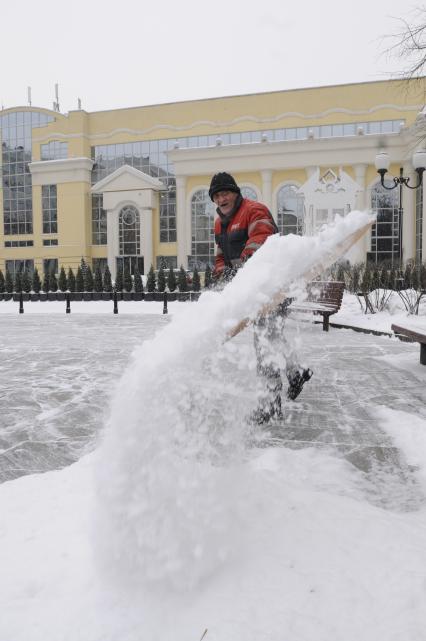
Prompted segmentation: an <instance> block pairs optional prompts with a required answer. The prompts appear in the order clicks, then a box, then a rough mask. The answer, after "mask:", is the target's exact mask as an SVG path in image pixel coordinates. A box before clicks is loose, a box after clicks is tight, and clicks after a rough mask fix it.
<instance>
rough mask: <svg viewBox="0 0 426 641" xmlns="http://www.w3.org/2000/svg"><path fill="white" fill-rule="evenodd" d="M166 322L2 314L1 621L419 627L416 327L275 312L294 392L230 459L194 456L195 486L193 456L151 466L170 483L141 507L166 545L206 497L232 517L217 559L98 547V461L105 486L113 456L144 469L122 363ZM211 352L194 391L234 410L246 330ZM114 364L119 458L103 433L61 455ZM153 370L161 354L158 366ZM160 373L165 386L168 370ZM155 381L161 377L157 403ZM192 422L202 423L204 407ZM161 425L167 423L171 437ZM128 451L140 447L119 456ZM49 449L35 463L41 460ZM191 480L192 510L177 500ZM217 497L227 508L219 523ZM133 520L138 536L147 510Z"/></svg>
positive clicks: (84, 630)
mask: <svg viewBox="0 0 426 641" xmlns="http://www.w3.org/2000/svg"><path fill="white" fill-rule="evenodd" d="M168 321H169V318H167V317H166V318H165V317H163V316H161V315H158V316H153V315H145V316H138V315H136V314H133V315H132V316H125V315H121V316H118V317H114V316H112V315H110V316H100V315H96V316H90V315H81V316H77V315H75V316H72V317H70V318H66V317H65V319H64V316H62V315H61V316H59V315H56V316H51V317H43V316H38V317H35V318H34V317H33V318H31V317H30V316H28V317H25V318H22V317H21V318H20V317H17V316H6V315H5V316H3V317H2V318H1V319H0V327H1V330H2V331H1V334H0V335H1V337H2V338H1V343H2V355H3V360H2V370H1V386H2V394H3V398H6V399H7V401H8V403H7V404H5V403H3V405H2V419H1V420H2V427H1V431H0V434H1V437H2V442H3V443H4V445H3V447H4V449H5V451H4V452H3V454H2V455H1V456H0V465H1V467H2V470H3V473H4V475H5V478H6V477H7V476H8V477H10V478H14V477H15V476H17V474H18V473H19V474H21V475H23V476H22V478H19V479H15V480H13V481H12V482H5V483H2V484H1V485H0V515H1V516H2V518H1V517H0V567H1V568H2V571H1V573H0V611H1V612H2V616H1V617H0V639H1V640H2V641H3V639H4V640H9V639H13V641H28V639H31V640H32V641H46V640H49V641H50V639H52V640H53V639H55V640H56V639H62V640H63V641H75V640H76V639H84V640H85V641H117V640H118V639H120V641H140V639H149V640H152V641H160V639H161V641H187V639H194V640H197V639H201V638H202V637H203V635H204V637H203V638H205V639H206V641H207V640H211V641H242V640H244V641H283V639H284V638H287V637H288V638H291V639H292V640H293V641H306V639H315V640H316V641H330V640H331V639H345V641H360V640H361V639H362V641H377V639H386V640H387V641H400V640H401V639H404V640H406V641H420V640H422V639H424V630H425V626H426V618H425V617H426V614H425V608H424V598H425V590H426V575H425V570H424V568H425V567H426V553H425V547H424V533H425V527H426V504H425V493H426V431H425V429H424V428H425V425H426V412H425V398H424V396H423V394H424V391H423V390H424V389H425V383H426V368H424V367H422V366H420V365H419V362H418V361H419V354H418V346H417V345H410V344H407V343H401V342H399V341H397V340H396V339H390V338H384V337H376V336H369V335H363V334H358V333H355V332H352V331H349V330H337V329H334V330H331V331H330V332H329V333H328V334H326V333H324V332H322V329H321V327H320V326H314V325H311V324H309V323H303V324H300V325H299V326H296V325H294V324H291V323H288V327H287V330H288V335H289V337H291V338H293V339H294V340H295V341H296V342H297V343H299V346H300V349H299V351H300V354H301V357H302V359H303V361H304V362H306V364H309V365H310V366H311V367H312V368H313V369H314V372H315V373H314V377H313V378H312V379H311V381H310V382H309V383H308V384H307V385H306V389H305V390H304V391H303V393H302V395H301V396H300V397H299V398H298V399H297V401H296V402H294V403H288V404H287V405H286V408H285V411H286V417H285V421H284V423H283V424H282V425H280V426H277V428H276V429H275V430H274V433H272V434H267V433H263V434H261V435H258V436H259V437H260V440H258V441H257V443H256V444H257V445H260V446H261V447H252V448H247V449H246V450H245V452H244V457H243V460H242V461H239V460H238V461H234V463H232V462H231V464H230V465H223V462H222V464H220V465H217V464H216V462H214V464H213V465H210V463H209V461H208V460H204V462H203V459H202V460H201V462H200V465H199V466H198V465H197V468H198V467H200V468H201V470H200V471H201V472H202V473H203V475H204V476H201V479H199V481H200V482H199V483H198V485H197V484H195V486H193V483H192V479H190V480H191V483H190V484H189V487H187V486H185V485H182V483H179V481H180V480H185V479H186V478H187V477H186V475H185V473H184V472H185V469H186V468H187V467H188V465H187V463H188V462H186V463H184V462H182V468H184V469H182V470H181V471H180V475H179V473H178V474H175V473H174V470H173V471H172V472H171V473H170V474H169V475H168V476H166V478H164V477H161V476H158V477H157V479H158V482H159V484H160V485H162V487H163V491H164V493H165V496H164V499H163V500H161V496H160V500H159V501H158V502H156V503H155V504H154V505H153V508H155V512H156V513H157V516H155V513H153V515H152V516H151V519H145V518H143V521H144V522H145V523H146V525H147V527H148V528H150V526H151V524H154V525H155V524H156V523H157V521H158V522H159V523H160V524H162V523H164V522H166V524H169V525H170V538H171V541H172V543H173V544H174V543H175V541H176V540H177V541H182V529H183V528H185V526H186V522H187V520H188V519H189V518H190V517H191V514H192V517H193V519H194V520H193V521H190V525H191V529H194V530H197V525H198V524H199V522H200V520H202V519H203V517H205V516H206V514H205V513H204V512H203V508H204V506H205V505H207V516H210V518H211V519H212V521H213V522H214V523H216V522H218V521H219V522H222V523H224V525H225V526H227V527H226V529H225V530H224V532H223V534H224V536H225V538H226V540H227V541H228V542H229V546H230V549H229V556H228V557H227V560H226V562H225V563H223V564H220V565H217V566H216V564H214V563H213V568H212V570H211V572H210V573H209V574H206V575H205V576H204V579H203V580H202V581H200V582H199V583H198V584H197V585H196V586H195V587H194V588H193V589H192V590H176V589H175V587H174V586H173V585H172V584H171V583H170V582H167V581H163V582H162V583H160V584H157V583H155V582H149V581H148V580H147V579H146V577H145V576H144V575H140V576H139V580H138V582H137V584H133V583H131V582H129V583H127V577H123V576H122V575H121V579H120V574H117V573H115V572H112V569H113V568H112V562H113V561H114V562H115V561H116V559H115V558H114V557H109V556H103V555H102V557H101V559H99V549H100V548H102V546H103V545H105V543H106V542H108V540H109V539H110V536H111V530H108V529H107V528H105V527H100V526H102V525H103V524H102V522H101V523H100V522H99V521H98V518H97V517H96V515H98V514H99V513H98V510H99V498H100V497H99V492H98V491H97V490H96V487H95V483H94V479H95V478H98V476H97V474H98V473H99V466H100V467H101V469H104V470H105V474H106V475H107V476H106V478H107V480H108V484H107V488H106V489H109V488H110V487H111V486H112V489H114V487H115V488H117V482H120V483H121V482H122V481H123V478H124V479H125V478H126V474H125V472H126V471H127V470H129V477H130V482H132V481H133V479H134V477H135V474H136V473H140V470H141V469H142V471H144V468H143V467H142V468H141V467H140V466H138V467H135V466H133V467H132V460H131V459H132V456H131V454H130V455H129V453H130V452H131V450H130V449H129V448H133V449H134V451H136V452H140V451H141V450H144V449H145V450H146V449H147V447H148V446H149V443H145V442H144V443H143V447H142V443H141V436H143V433H142V434H141V431H142V429H143V418H144V417H142V416H141V417H140V418H141V420H140V422H136V424H135V439H134V441H132V442H131V443H130V445H129V443H128V442H126V429H125V428H126V426H127V425H128V424H129V423H130V420H129V418H130V417H131V407H130V406H129V404H128V403H127V402H126V398H127V397H126V393H127V386H126V385H127V383H128V382H129V383H130V384H131V385H133V384H134V387H133V389H131V390H130V396H132V395H133V396H134V404H135V405H137V407H139V405H138V399H140V397H141V396H143V399H142V400H143V402H142V404H141V405H142V407H143V408H144V407H146V399H148V397H149V395H147V394H146V393H145V395H143V394H142V392H143V390H140V384H139V383H140V381H139V379H138V378H136V377H135V376H132V369H134V368H133V365H135V364H141V366H142V367H143V369H148V370H149V366H147V365H145V364H144V363H143V362H142V361H139V360H138V361H136V363H133V365H130V367H127V365H128V364H129V359H130V358H131V352H132V347H133V345H136V344H137V343H138V342H140V341H141V340H143V339H144V338H148V337H149V336H152V335H153V333H154V332H155V330H156V329H157V328H164V326H165V325H166V324H167V323H168ZM150 343H151V341H150ZM157 349H158V346H156V350H157ZM222 351H223V352H226V354H224V357H223V359H222V360H221V359H219V361H217V362H219V363H221V364H222V368H221V371H214V372H213V374H214V377H213V378H211V374H212V371H211V370H208V369H207V370H206V371H205V372H204V373H203V376H202V379H200V385H199V389H198V392H199V393H202V392H204V394H205V395H204V397H203V398H206V397H212V398H213V400H215V399H216V398H217V399H219V401H220V403H219V407H220V412H221V413H222V414H223V415H224V416H225V417H226V418H227V419H228V422H226V424H225V427H226V428H227V429H228V428H232V419H231V420H230V418H229V417H230V416H231V417H232V416H233V414H232V412H231V414H230V415H229V414H227V410H228V411H229V409H230V407H231V405H232V404H233V405H234V406H235V408H236V412H237V414H238V413H242V412H246V411H247V410H248V407H249V405H250V399H252V397H253V391H254V389H255V387H256V376H255V358H254V350H253V344H252V332H251V331H250V330H246V331H245V332H243V333H242V334H241V335H240V336H238V337H237V338H236V339H235V341H231V342H229V343H227V344H226V346H225V347H224V348H223V350H222ZM139 353H140V352H139ZM155 353H156V351H154V356H155ZM232 356H234V357H235V360H234V362H232V358H231V357H232ZM182 360H183V359H182ZM239 361H241V367H235V364H238V362H239ZM145 362H146V361H145ZM215 362H216V361H215ZM177 365H179V367H177ZM177 365H176V363H175V366H176V370H175V369H171V368H169V370H168V377H169V378H168V379H167V377H165V378H166V380H169V382H170V381H171V380H173V381H174V380H176V389H177V393H178V395H179V394H180V390H183V391H185V384H188V385H189V387H191V382H193V379H191V377H190V373H191V368H192V369H193V368H194V363H193V362H192V361H191V362H182V363H178V364H177ZM232 365H234V366H232ZM124 370H127V371H128V372H129V370H130V374H131V375H130V377H125V378H124V379H123V382H124V384H125V385H123V382H122V384H121V385H120V388H119V390H120V396H119V400H120V401H122V400H123V396H124V397H126V398H125V399H124V401H123V403H122V404H120V408H121V407H122V413H121V414H120V415H119V422H118V425H117V429H118V442H119V445H120V447H119V450H120V451H123V450H124V452H125V456H124V461H123V464H124V467H123V468H122V472H121V475H119V477H118V478H117V476H115V477H114V474H113V469H112V468H111V459H110V458H108V457H105V456H103V454H104V448H103V447H100V448H96V451H95V452H93V453H92V454H90V455H88V456H83V457H81V458H80V460H79V461H78V462H77V463H76V464H75V465H67V463H69V462H70V461H72V460H74V459H75V458H78V457H80V456H81V454H82V453H83V452H86V451H88V450H91V449H93V448H94V446H95V444H96V443H97V437H98V435H99V434H100V433H102V430H103V425H104V423H105V418H106V417H107V416H109V409H110V408H109V398H110V396H112V395H113V394H114V393H117V382H118V381H117V379H118V378H119V376H120V374H121V373H122V372H123V371H124ZM176 373H178V374H179V375H180V377H179V376H177V375H176ZM133 374H135V372H134V371H133ZM197 374H199V370H197ZM163 375H164V372H163V369H161V368H160V372H159V380H163V378H162V376H163ZM14 381H15V382H16V383H15V384H14ZM156 389H157V388H156ZM160 391H161V390H159V392H160ZM163 391H164V394H165V397H167V398H169V397H170V396H171V394H170V389H169V387H166V386H165V387H164V390H163ZM175 396H176V391H175ZM159 398H160V394H159V393H158V395H157V398H156V399H153V404H154V403H155V401H156V402H157V405H158V404H159ZM161 398H163V397H161ZM206 405H207V409H210V407H211V406H210V405H209V404H208V403H207V404H206ZM141 414H143V411H139V410H138V412H137V416H138V418H139V416H140V415H141ZM164 418H165V419H166V418H167V414H165V415H164ZM150 425H151V426H154V428H157V429H158V428H159V427H160V426H159V425H158V424H154V423H150V422H148V427H149V426H150ZM194 425H197V426H199V427H200V430H201V431H202V428H203V424H202V422H201V421H200V422H197V421H195V423H194ZM212 425H216V423H215V422H213V423H212ZM171 427H172V426H171V424H170V423H167V424H166V428H167V429H166V434H167V436H168V434H169V432H168V429H169V428H170V429H171ZM158 431H160V430H158ZM147 433H148V432H147ZM147 433H145V437H146V434H147ZM152 433H153V436H154V443H157V440H156V439H155V436H156V434H157V432H155V431H153V432H152ZM160 435H161V434H160ZM120 439H121V442H120ZM39 442H41V443H42V447H41V449H38V448H39V446H40V443H39ZM14 443H15V445H16V447H13V444H14ZM18 443H20V445H18ZM203 443H205V445H208V440H206V441H203ZM133 444H134V445H133ZM159 444H160V445H161V446H162V447H164V442H162V441H159ZM139 445H140V447H139ZM51 446H52V447H51ZM148 450H149V448H148ZM162 453H163V450H162V449H161V448H160V455H162ZM154 454H155V452H153V450H152V449H151V450H149V451H148V455H149V456H150V457H152V458H153V459H154V472H155V471H156V469H157V464H160V468H161V456H160V457H158V456H157V457H156V458H155V456H153V455H154ZM129 459H130V460H129ZM138 461H139V457H138V456H136V457H135V458H134V460H133V463H138ZM167 461H168V459H167ZM225 462H226V460H225ZM63 466H65V467H64V469H61V470H57V471H52V472H50V473H47V474H33V475H30V474H29V472H31V471H33V469H34V468H35V467H36V468H38V467H44V469H46V470H47V469H51V468H55V467H56V468H60V467H63ZM147 467H149V464H148V466H147ZM189 468H190V470H191V471H193V470H194V469H195V468H194V466H189ZM167 469H168V468H167ZM160 471H161V469H160ZM177 471H178V472H179V470H177ZM213 475H214V476H213ZM139 478H140V477H138V476H136V482H135V483H134V484H133V486H132V487H131V492H129V493H127V494H128V495H129V496H130V495H132V496H133V497H136V502H137V507H138V509H139V512H140V510H141V509H142V508H143V507H144V506H143V502H141V503H140V504H139V503H138V500H139V498H140V496H141V489H142V490H143V489H144V488H143V483H138V479H139ZM203 479H204V482H202V481H203ZM215 479H216V480H217V481H218V483H214V481H215ZM221 479H222V480H223V484H221V483H219V482H220V481H221ZM151 491H152V488H151ZM169 492H170V494H169ZM188 492H189V497H191V496H194V498H195V505H196V509H195V511H194V510H193V509H192V507H193V506H192V504H191V505H188V504H187V503H185V500H186V497H188ZM127 494H126V495H125V496H127ZM216 495H217V501H218V502H217V504H213V505H212V504H211V499H212V497H213V498H214V496H216ZM119 498H120V499H121V495H120V496H119ZM142 498H143V492H142ZM147 498H150V497H149V494H147ZM169 498H170V500H169ZM207 499H210V503H209V500H207ZM122 503H125V501H121V500H120V504H115V507H116V508H117V506H118V507H119V506H120V505H121V504H122ZM224 504H225V505H227V504H229V507H230V508H231V514H230V517H229V520H227V521H223V518H224V516H223V515H221V508H222V507H223V505H224ZM210 505H212V507H213V508H214V509H210ZM125 507H126V505H125ZM144 514H145V513H144V512H142V516H144ZM234 515H235V518H234ZM137 517H138V510H136V512H135V511H130V510H128V511H127V513H126V518H125V519H124V523H123V525H124V527H125V528H127V527H128V526H129V524H130V525H131V524H132V520H133V519H134V518H137ZM137 524H139V525H140V521H139V520H137ZM159 531H160V533H161V529H160V530H159V529H156V528H154V529H153V530H152V533H153V535H154V540H151V539H149V537H148V539H147V540H148V543H150V541H151V543H152V544H153V543H155V542H156V541H157V539H158V533H159ZM138 532H139V534H140V533H141V532H142V533H144V534H145V535H146V536H148V535H149V531H148V532H146V531H145V530H143V527H142V526H141V527H140V528H139V530H138ZM184 532H186V529H184ZM207 534H208V535H209V536H210V534H211V532H210V529H209V530H208V532H207ZM189 538H190V537H189ZM205 544H206V545H208V544H209V537H207V538H206V540H205ZM143 545H144V539H143V538H142V537H141V538H139V539H138V546H136V547H135V548H134V549H131V550H130V552H131V553H132V554H133V555H134V559H137V554H138V550H139V549H140V548H141V546H142V548H143ZM128 549H129V546H127V547H126V548H124V547H123V548H122V549H121V550H120V552H121V553H123V552H127V550H128ZM173 549H174V548H172V550H171V551H173ZM207 549H208V548H207ZM166 551H169V552H170V550H169V549H166ZM193 552H194V558H193V559H192V562H191V560H189V561H188V563H187V564H186V565H183V566H182V567H181V573H182V581H183V580H184V579H185V577H186V575H187V574H188V572H190V571H191V565H193V564H194V563H197V564H200V566H201V567H204V565H205V564H206V562H207V561H208V562H210V561H211V558H210V556H208V557H207V560H206V559H205V558H204V556H205V554H204V556H203V548H202V547H200V546H197V547H196V548H195V549H193ZM118 558H120V555H119V557H118ZM110 572H112V573H110ZM1 579H3V580H1ZM118 579H120V580H118ZM124 579H125V580H124ZM206 631H207V632H206Z"/></svg>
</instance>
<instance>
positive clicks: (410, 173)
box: [397, 163, 417, 262]
mask: <svg viewBox="0 0 426 641" xmlns="http://www.w3.org/2000/svg"><path fill="white" fill-rule="evenodd" d="M403 175H404V177H405V178H409V179H410V182H409V183H408V184H409V185H416V184H417V174H416V172H415V171H414V169H413V167H412V165H411V163H410V164H409V163H405V164H404V166H403ZM397 191H398V189H397ZM402 210H403V214H402V257H403V260H404V262H406V261H407V260H412V259H413V258H415V257H416V198H415V190H414V189H409V188H408V187H404V186H403V187H402Z"/></svg>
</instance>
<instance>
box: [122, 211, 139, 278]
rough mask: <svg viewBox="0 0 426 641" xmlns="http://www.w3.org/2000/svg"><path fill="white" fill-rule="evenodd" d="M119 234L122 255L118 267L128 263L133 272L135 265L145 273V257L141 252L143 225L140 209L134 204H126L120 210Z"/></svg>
mask: <svg viewBox="0 0 426 641" xmlns="http://www.w3.org/2000/svg"><path fill="white" fill-rule="evenodd" d="M118 234H119V242H120V256H121V257H122V258H121V259H120V258H119V259H117V267H123V266H124V264H125V263H128V265H129V268H130V272H131V273H132V274H133V272H134V268H135V265H138V268H139V271H140V272H141V273H143V259H142V257H141V256H140V253H141V225H140V216H139V211H138V210H137V209H136V207H133V205H126V206H125V207H123V208H122V209H121V210H120V214H119V216H118Z"/></svg>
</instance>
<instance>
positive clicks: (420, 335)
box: [391, 325, 426, 365]
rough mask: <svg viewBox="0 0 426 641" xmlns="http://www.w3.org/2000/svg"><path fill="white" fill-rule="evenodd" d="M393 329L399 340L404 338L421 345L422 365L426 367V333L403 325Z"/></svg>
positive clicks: (395, 326) (393, 326)
mask: <svg viewBox="0 0 426 641" xmlns="http://www.w3.org/2000/svg"><path fill="white" fill-rule="evenodd" d="M391 329H392V330H393V332H394V333H395V335H396V336H398V338H400V337H404V338H406V339H407V338H408V339H410V341H412V342H414V343H420V364H421V365H426V331H422V330H421V329H419V328H417V327H402V326H401V325H392V326H391Z"/></svg>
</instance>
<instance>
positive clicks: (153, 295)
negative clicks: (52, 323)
mask: <svg viewBox="0 0 426 641" xmlns="http://www.w3.org/2000/svg"><path fill="white" fill-rule="evenodd" d="M200 295H201V292H147V293H142V294H135V293H133V292H117V291H113V292H103V293H101V294H100V295H99V293H98V292H49V293H48V294H45V293H43V292H41V293H40V294H33V293H32V294H29V293H26V292H19V293H18V292H14V293H0V301H1V300H4V301H10V300H13V301H15V302H17V303H19V313H20V314H23V313H24V303H31V302H39V301H62V302H64V303H65V307H64V309H65V313H66V314H70V313H71V308H72V304H71V303H72V302H76V301H87V302H90V301H99V300H104V301H112V303H113V313H114V314H118V308H119V301H121V302H122V301H131V300H135V301H140V302H142V301H143V302H161V303H163V314H167V313H168V307H167V306H168V303H169V302H174V301H178V302H195V301H197V300H198V299H199V297H200Z"/></svg>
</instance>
